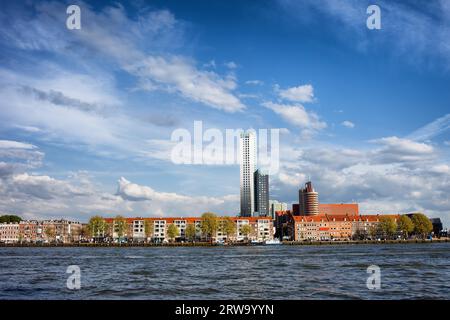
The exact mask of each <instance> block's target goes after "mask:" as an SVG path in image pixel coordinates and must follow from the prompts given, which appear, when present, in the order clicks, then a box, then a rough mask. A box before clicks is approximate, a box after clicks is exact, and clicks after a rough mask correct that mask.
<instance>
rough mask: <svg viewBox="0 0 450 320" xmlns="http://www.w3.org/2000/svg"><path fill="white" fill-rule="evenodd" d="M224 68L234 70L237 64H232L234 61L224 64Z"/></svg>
mask: <svg viewBox="0 0 450 320" xmlns="http://www.w3.org/2000/svg"><path fill="white" fill-rule="evenodd" d="M225 66H226V67H227V68H228V69H236V68H237V67H238V66H237V64H236V62H234V61H229V62H226V63H225Z"/></svg>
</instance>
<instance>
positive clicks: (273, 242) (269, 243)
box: [264, 238, 282, 246]
mask: <svg viewBox="0 0 450 320" xmlns="http://www.w3.org/2000/svg"><path fill="white" fill-rule="evenodd" d="M264 244H265V245H266V246H274V245H280V244H282V243H281V241H280V240H279V239H277V238H275V239H273V240H266V241H264Z"/></svg>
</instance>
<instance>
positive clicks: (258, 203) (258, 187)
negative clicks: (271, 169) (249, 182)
mask: <svg viewBox="0 0 450 320" xmlns="http://www.w3.org/2000/svg"><path fill="white" fill-rule="evenodd" d="M269 209H270V208H269V175H268V174H266V173H262V172H261V170H259V169H258V170H256V171H255V215H258V216H259V217H267V216H269ZM256 212H257V214H256Z"/></svg>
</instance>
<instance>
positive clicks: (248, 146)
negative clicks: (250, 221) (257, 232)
mask: <svg viewBox="0 0 450 320" xmlns="http://www.w3.org/2000/svg"><path fill="white" fill-rule="evenodd" d="M239 161H240V162H239V164H240V196H241V197H240V198H241V213H240V215H241V217H252V216H253V214H254V212H255V188H254V173H255V170H256V161H257V158H256V135H255V133H254V132H252V131H248V132H245V133H242V134H241V136H240V139H239Z"/></svg>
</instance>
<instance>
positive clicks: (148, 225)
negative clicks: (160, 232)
mask: <svg viewBox="0 0 450 320" xmlns="http://www.w3.org/2000/svg"><path fill="white" fill-rule="evenodd" d="M153 231H154V225H153V221H151V220H145V222H144V232H145V237H146V238H147V239H148V238H152V237H153Z"/></svg>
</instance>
